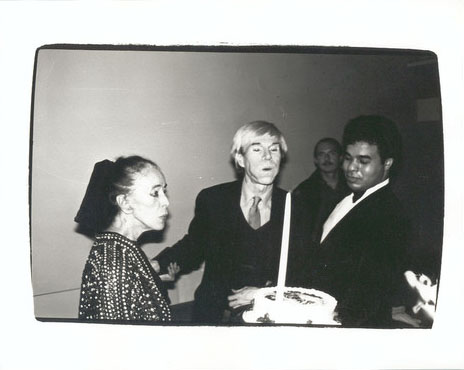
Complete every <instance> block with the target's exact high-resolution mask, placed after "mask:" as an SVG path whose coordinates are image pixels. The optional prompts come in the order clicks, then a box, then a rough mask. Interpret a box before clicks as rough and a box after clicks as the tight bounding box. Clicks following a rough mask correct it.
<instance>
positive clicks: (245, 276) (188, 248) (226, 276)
mask: <svg viewBox="0 0 464 370" xmlns="http://www.w3.org/2000/svg"><path fill="white" fill-rule="evenodd" d="M241 188H242V182H241V181H235V182H230V183H225V184H220V185H216V186H213V187H210V188H207V189H204V190H202V191H201V192H200V193H199V194H198V196H197V199H196V203H195V214H194V217H193V219H192V221H191V223H190V226H189V229H188V233H187V234H186V235H185V236H184V237H183V238H182V239H181V240H180V241H179V242H177V243H176V244H175V245H173V246H172V247H170V248H167V249H165V250H163V251H162V252H161V253H160V254H159V255H158V256H157V257H155V259H157V260H158V262H159V263H160V265H161V267H162V268H165V267H166V266H167V265H168V264H169V263H170V262H177V263H178V264H179V266H180V267H181V273H187V272H189V271H191V270H194V269H197V268H199V267H200V266H201V264H202V263H203V262H204V263H205V265H204V274H203V278H202V281H201V283H200V285H199V287H198V288H197V290H196V292H195V302H194V312H193V315H194V318H193V320H194V322H200V323H218V322H220V321H221V318H222V314H223V312H224V310H225V309H226V308H227V307H228V301H227V297H228V296H229V295H230V294H232V290H231V289H237V288H241V287H243V286H247V285H248V286H258V287H262V286H264V285H265V284H266V282H267V281H272V282H274V283H275V282H276V280H277V275H278V264H279V258H280V246H281V238H282V224H283V215H284V208H285V195H286V192H285V191H284V190H282V189H279V188H278V187H276V186H274V187H273V192H272V208H271V218H270V220H269V222H267V223H266V224H265V225H263V226H262V227H261V228H260V229H258V230H257V231H256V232H255V233H253V232H254V230H252V229H251V227H250V226H249V225H248V223H247V222H246V219H245V217H244V215H243V212H242V210H241V208H240V197H241ZM255 234H256V235H259V238H258V239H256V240H257V245H254V244H253V245H252V246H251V245H250V248H248V247H247V248H244V245H245V246H246V245H247V244H246V238H247V235H252V236H253V237H254V235H255ZM253 240H255V239H253Z"/></svg>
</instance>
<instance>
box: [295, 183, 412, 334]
mask: <svg viewBox="0 0 464 370" xmlns="http://www.w3.org/2000/svg"><path fill="white" fill-rule="evenodd" d="M302 235H304V232H303V231H301V230H300V231H299V234H298V233H296V234H295V238H296V239H297V240H295V238H294V239H293V243H294V245H293V246H292V253H293V258H292V259H291V260H292V261H298V263H296V262H294V263H293V265H292V266H291V268H293V269H299V268H300V269H304V271H305V272H306V278H304V279H303V280H305V281H302V280H301V275H300V276H299V279H300V280H299V281H298V282H296V283H297V284H298V283H301V284H302V285H305V286H307V287H310V288H315V289H319V290H322V291H324V292H327V293H329V294H330V295H332V296H334V297H335V298H336V299H337V301H338V306H337V311H338V313H339V317H340V319H341V320H342V325H343V326H348V327H377V328H383V327H385V328H387V327H390V326H391V320H392V319H391V309H392V305H393V298H394V296H395V294H396V290H397V288H398V286H399V284H400V282H401V279H402V274H403V272H404V270H403V269H404V263H405V260H404V259H405V252H406V250H407V246H408V244H409V240H410V224H409V222H408V220H407V218H406V216H405V213H404V210H403V208H402V206H401V204H400V202H399V200H398V199H397V198H396V196H395V195H394V194H393V192H392V191H391V189H390V187H389V186H388V185H387V186H385V187H383V188H381V189H379V190H377V191H376V192H375V193H373V194H371V195H369V196H368V197H367V198H366V199H364V200H362V201H361V202H360V203H359V204H357V205H356V206H355V207H354V208H353V209H352V210H351V211H350V212H349V213H348V214H346V215H345V217H343V218H342V219H341V220H340V221H339V222H338V224H337V225H335V227H334V228H333V229H332V230H331V231H330V233H329V234H328V235H327V236H326V238H325V239H324V241H323V242H322V243H321V244H314V243H313V244H312V245H310V244H309V243H310V242H308V237H307V236H306V237H304V236H302ZM295 253H296V254H297V255H298V256H299V257H300V258H299V259H298V258H295Z"/></svg>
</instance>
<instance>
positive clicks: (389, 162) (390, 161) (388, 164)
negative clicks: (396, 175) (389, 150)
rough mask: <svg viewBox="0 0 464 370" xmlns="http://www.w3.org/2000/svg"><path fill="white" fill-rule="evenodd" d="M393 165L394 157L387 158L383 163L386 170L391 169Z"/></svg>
mask: <svg viewBox="0 0 464 370" xmlns="http://www.w3.org/2000/svg"><path fill="white" fill-rule="evenodd" d="M392 165H393V158H387V159H385V162H384V164H383V167H384V169H385V171H387V172H388V171H390V168H391V166H392Z"/></svg>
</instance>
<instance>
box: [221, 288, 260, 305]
mask: <svg viewBox="0 0 464 370" xmlns="http://www.w3.org/2000/svg"><path fill="white" fill-rule="evenodd" d="M257 291H258V288H256V287H250V286H245V287H243V288H240V289H232V292H233V293H234V294H232V295H230V296H229V297H227V299H228V300H229V307H231V308H233V309H235V308H237V307H241V306H246V305H248V304H251V303H252V301H253V299H254V298H255V295H256V293H257Z"/></svg>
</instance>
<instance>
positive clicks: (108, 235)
mask: <svg viewBox="0 0 464 370" xmlns="http://www.w3.org/2000/svg"><path fill="white" fill-rule="evenodd" d="M168 206H169V201H168V198H167V196H166V180H165V178H164V175H163V173H162V172H161V169H160V168H159V167H158V166H157V165H156V164H155V163H154V162H152V161H150V160H148V159H144V158H142V157H138V156H131V157H126V158H123V157H121V158H118V159H117V160H116V162H114V163H113V162H111V161H108V160H105V161H102V162H99V163H97V164H96V165H95V168H94V171H93V173H92V177H91V179H90V183H89V186H88V188H87V192H86V194H85V197H84V200H83V202H82V205H81V208H80V210H79V212H78V214H77V216H76V219H75V220H76V222H78V223H79V224H80V226H81V227H82V228H85V229H91V230H94V231H95V232H96V234H95V242H94V244H93V246H92V249H91V251H90V255H89V257H88V260H87V263H86V265H85V268H84V272H83V275H82V286H81V296H80V302H79V318H80V319H88V320H131V321H161V322H167V321H171V312H170V308H169V305H168V298H167V296H166V295H165V294H163V292H162V291H161V284H162V283H161V279H160V277H159V276H158V275H157V274H156V273H155V271H154V270H153V267H152V266H151V265H150V262H149V261H148V259H147V257H146V255H145V254H144V253H143V251H142V250H141V249H140V247H139V246H138V245H137V242H136V240H137V239H138V238H139V237H140V235H141V234H142V233H144V232H145V231H149V230H162V229H164V226H165V224H166V219H167V216H168ZM176 268H177V266H175V265H171V266H170V267H169V273H170V275H171V277H173V275H174V274H175V270H176Z"/></svg>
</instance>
